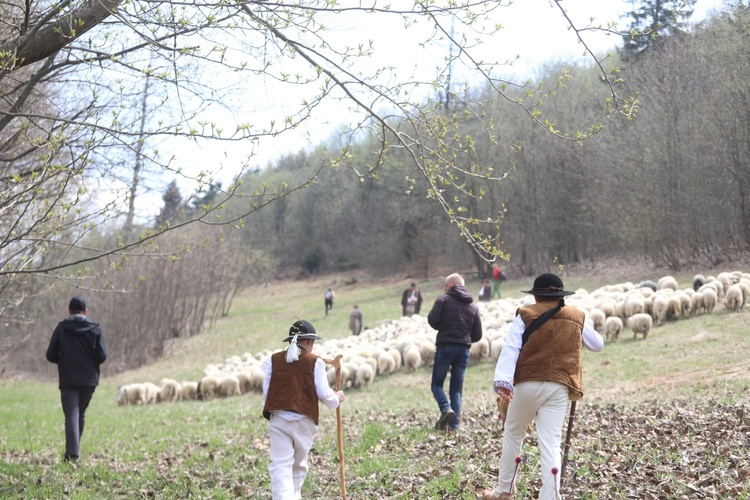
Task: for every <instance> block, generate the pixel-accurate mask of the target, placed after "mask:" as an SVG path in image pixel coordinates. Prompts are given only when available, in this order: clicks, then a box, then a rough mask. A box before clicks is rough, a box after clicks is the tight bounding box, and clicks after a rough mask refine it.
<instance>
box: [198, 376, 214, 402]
mask: <svg viewBox="0 0 750 500" xmlns="http://www.w3.org/2000/svg"><path fill="white" fill-rule="evenodd" d="M218 389H219V379H218V377H214V376H212V375H209V376H207V377H203V378H202V379H201V380H200V382H198V399H200V400H202V401H211V400H212V399H214V398H216V397H217V396H218V394H217V391H218Z"/></svg>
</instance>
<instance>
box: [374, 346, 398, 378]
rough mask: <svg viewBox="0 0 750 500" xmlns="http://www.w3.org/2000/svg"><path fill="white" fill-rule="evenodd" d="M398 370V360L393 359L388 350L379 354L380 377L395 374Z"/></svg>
mask: <svg viewBox="0 0 750 500" xmlns="http://www.w3.org/2000/svg"><path fill="white" fill-rule="evenodd" d="M395 370H396V360H394V359H393V356H391V353H389V352H388V351H386V350H384V349H383V350H380V351H379V352H378V375H386V374H388V373H393V372H394V371H395Z"/></svg>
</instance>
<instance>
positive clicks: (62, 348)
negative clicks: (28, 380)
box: [47, 296, 107, 463]
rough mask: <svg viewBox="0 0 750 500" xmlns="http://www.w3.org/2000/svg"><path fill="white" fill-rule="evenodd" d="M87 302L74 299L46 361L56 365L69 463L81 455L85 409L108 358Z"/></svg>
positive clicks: (69, 305) (101, 336)
mask: <svg viewBox="0 0 750 500" xmlns="http://www.w3.org/2000/svg"><path fill="white" fill-rule="evenodd" d="M87 313H88V310H87V309H86V301H85V300H84V299H83V297H79V296H76V297H73V298H72V299H70V303H69V304H68V318H67V319H65V320H63V321H61V322H60V323H59V324H58V325H57V328H55V331H54V332H53V333H52V339H51V340H50V343H49V347H48V348H47V360H48V361H50V362H52V363H56V364H57V373H58V377H59V383H60V384H59V386H60V399H61V401H62V409H63V413H64V414H65V456H64V458H63V459H64V460H65V461H66V462H72V463H77V462H78V460H79V458H80V456H81V436H83V428H84V424H85V422H86V409H87V408H88V406H89V403H90V402H91V397H92V396H93V395H94V391H95V390H96V387H97V386H98V385H99V365H101V364H102V363H104V361H106V359H107V344H106V343H105V342H104V336H103V335H102V331H101V329H100V328H99V325H98V324H96V323H93V322H92V321H89V319H88V318H87V317H86V314H87Z"/></svg>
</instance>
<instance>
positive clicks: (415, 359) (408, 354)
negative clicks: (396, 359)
mask: <svg viewBox="0 0 750 500" xmlns="http://www.w3.org/2000/svg"><path fill="white" fill-rule="evenodd" d="M420 366H422V356H421V355H420V353H419V348H418V347H417V346H416V345H414V344H409V345H407V346H406V347H405V348H404V367H405V368H406V371H409V372H413V371H415V370H416V369H417V368H419V367H420Z"/></svg>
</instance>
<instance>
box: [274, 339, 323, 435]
mask: <svg viewBox="0 0 750 500" xmlns="http://www.w3.org/2000/svg"><path fill="white" fill-rule="evenodd" d="M300 350H301V351H302V352H301V353H300V355H299V361H295V362H294V363H287V362H286V351H280V352H277V353H276V354H274V355H272V356H271V381H270V383H269V384H268V394H266V404H265V406H263V416H264V417H265V418H266V419H268V420H270V419H271V412H272V411H274V410H289V411H296V412H297V413H301V414H302V415H306V416H308V417H310V418H311V419H312V420H313V422H315V424H316V425H317V424H318V395H317V394H316V392H315V362H316V361H317V359H318V356H316V355H315V354H310V353H309V352H307V351H306V350H304V349H300Z"/></svg>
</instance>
